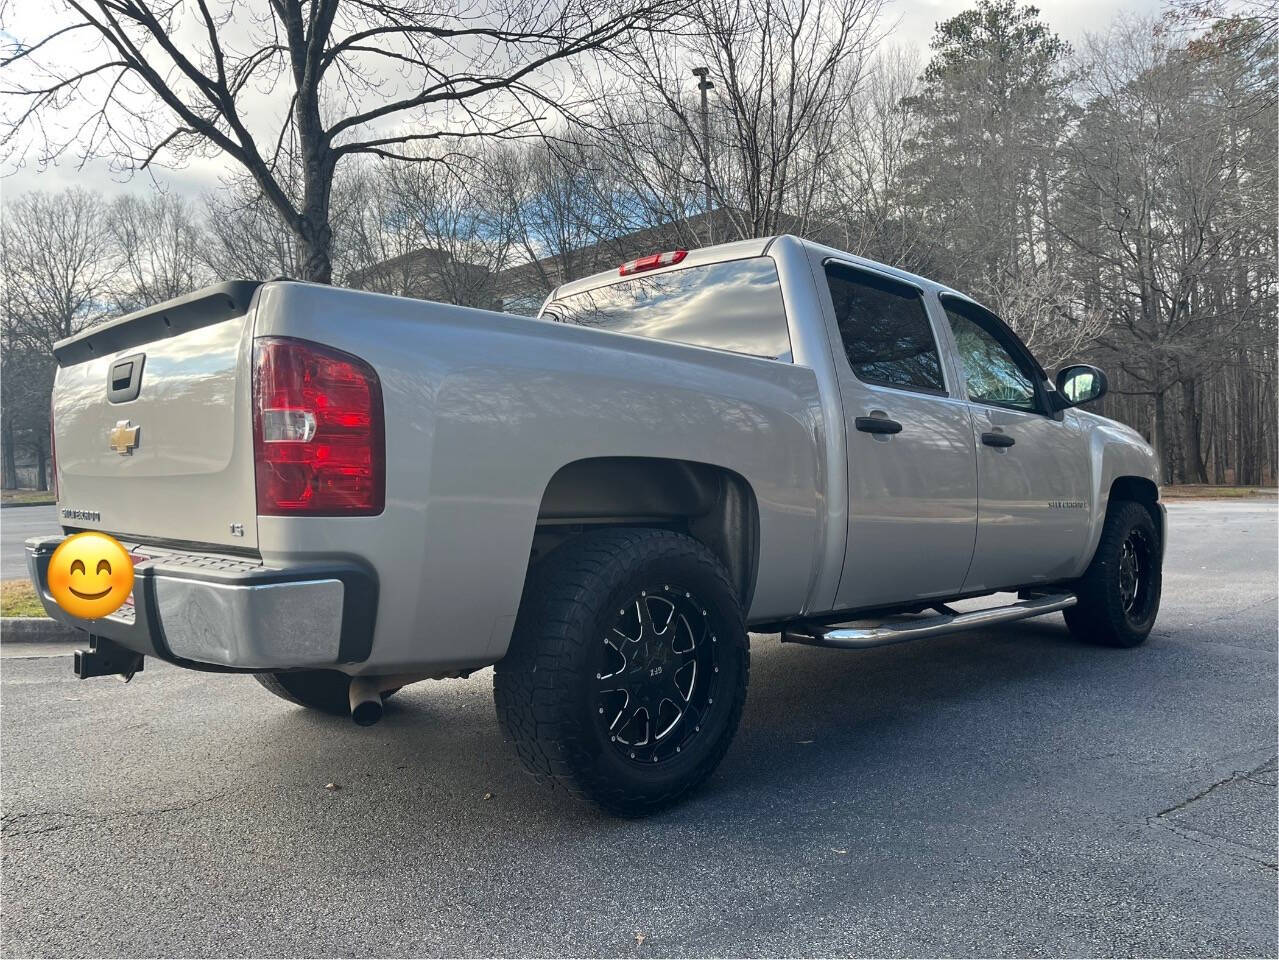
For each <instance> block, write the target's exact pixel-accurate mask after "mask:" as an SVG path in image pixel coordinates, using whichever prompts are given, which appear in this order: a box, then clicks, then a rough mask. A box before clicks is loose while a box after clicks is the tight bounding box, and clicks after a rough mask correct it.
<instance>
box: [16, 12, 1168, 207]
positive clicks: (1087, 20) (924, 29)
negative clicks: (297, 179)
mask: <svg viewBox="0 0 1279 960" xmlns="http://www.w3.org/2000/svg"><path fill="white" fill-rule="evenodd" d="M972 5H973V0H889V2H888V4H887V8H886V19H887V21H888V22H889V23H893V22H896V27H895V28H894V29H893V30H892V32H891V33H890V34H889V36H888V37H887V38H886V39H887V42H889V43H893V44H900V45H903V46H913V47H916V48H917V49H919V51H920V54H921V62H922V60H923V59H924V58H926V56H927V48H928V41H929V38H930V37H931V36H932V32H933V27H934V25H935V24H937V23H938V22H939V21H942V20H945V19H947V18H948V17H952V16H954V15H955V14H957V13H959V12H960V11H961V10H964V9H965V8H967V7H969V6H972ZM1163 5H1164V4H1163V0H1038V3H1037V4H1036V6H1038V7H1039V9H1040V11H1041V13H1042V16H1043V18H1044V19H1045V20H1046V21H1047V22H1048V24H1049V25H1050V26H1051V27H1052V28H1053V29H1054V30H1055V31H1057V33H1058V34H1060V35H1061V36H1062V37H1063V38H1064V39H1066V40H1069V41H1070V42H1072V43H1076V44H1077V43H1078V42H1079V41H1080V40H1081V39H1082V38H1083V37H1084V36H1085V34H1088V33H1098V32H1101V31H1103V30H1105V29H1106V27H1107V26H1108V25H1109V24H1110V22H1111V20H1112V19H1113V18H1114V17H1115V16H1116V15H1119V14H1129V15H1137V16H1145V15H1157V14H1158V13H1159V12H1161V10H1162V8H1163ZM33 6H34V5H33ZM22 39H24V40H27V41H28V42H30V41H31V40H32V39H33V38H27V37H24V38H22ZM12 169H13V167H12V164H10V165H9V166H8V167H7V168H6V173H7V175H6V176H4V177H3V178H2V179H0V194H12V193H15V192H22V191H24V190H28V189H32V188H39V189H46V190H57V189H61V188H62V187H65V186H69V185H71V184H81V185H83V186H86V187H90V188H92V189H95V190H101V191H102V192H104V193H108V194H116V193H120V192H122V191H146V190H149V189H151V177H150V176H147V175H139V176H135V177H134V178H133V180H132V181H122V180H121V179H120V177H119V175H118V174H112V173H110V172H109V171H108V170H107V168H106V164H105V163H104V162H92V163H90V164H89V165H86V167H85V168H84V169H82V170H78V169H76V166H75V163H74V162H73V161H71V160H64V161H63V162H62V163H61V164H60V165H58V166H57V167H50V168H47V169H45V170H43V171H41V170H38V169H37V168H36V165H35V164H34V163H33V162H29V163H26V164H25V165H24V166H22V167H21V168H19V169H18V170H16V171H15V172H9V171H12ZM226 169H228V166H227V165H226V164H225V162H224V161H222V160H219V159H203V158H198V157H197V158H194V159H193V160H192V161H191V162H190V163H189V164H187V165H186V166H185V167H183V168H181V169H176V170H174V169H167V170H157V171H156V173H155V179H156V180H157V181H158V182H160V183H161V184H163V185H164V186H165V187H166V188H168V189H173V190H175V191H177V192H179V193H183V194H187V195H190V196H196V195H199V194H200V193H202V192H204V191H206V190H209V189H213V188H215V187H217V185H218V177H219V174H220V173H221V172H222V171H224V170H226Z"/></svg>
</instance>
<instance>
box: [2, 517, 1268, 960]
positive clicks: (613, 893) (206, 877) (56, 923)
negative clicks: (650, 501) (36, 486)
mask: <svg viewBox="0 0 1279 960" xmlns="http://www.w3.org/2000/svg"><path fill="white" fill-rule="evenodd" d="M1169 513H1170V526H1171V536H1170V544H1169V556H1168V561H1167V564H1166V573H1165V598H1164V606H1163V612H1162V613H1161V615H1160V618H1159V622H1158V624H1157V626H1156V628H1155V633H1154V635H1153V637H1152V638H1151V640H1150V641H1149V642H1148V643H1147V645H1146V646H1145V647H1143V648H1140V649H1137V650H1131V651H1124V650H1104V649H1096V648H1090V647H1085V646H1080V645H1078V644H1076V643H1074V642H1072V641H1071V639H1070V638H1069V636H1068V635H1067V633H1066V631H1065V628H1064V626H1063V624H1062V621H1061V618H1060V616H1057V615H1054V616H1051V617H1047V618H1044V619H1043V620H1032V621H1026V622H1024V623H1018V624H1010V625H1007V626H1004V627H1001V628H997V629H992V630H987V631H983V632H979V633H973V634H967V635H960V636H954V637H944V638H937V639H933V640H924V641H919V642H916V643H913V644H905V645H902V646H897V647H885V648H880V649H877V650H870V651H864V652H861V653H847V652H841V651H833V650H820V649H814V648H806V647H789V646H788V647H782V646H780V645H779V644H778V643H777V640H776V638H775V637H759V636H757V637H754V638H752V641H753V643H752V646H753V651H752V652H753V659H752V666H753V668H754V669H753V671H752V677H751V689H750V695H749V699H748V703H747V707H746V712H745V715H744V718H743V722H742V728H741V731H740V732H739V734H738V738H737V740H736V742H735V743H734V745H733V748H732V749H731V750H730V751H729V754H728V756H727V758H726V759H725V761H724V763H723V764H722V766H721V767H720V769H719V771H718V773H717V774H716V775H715V776H714V777H713V778H712V780H711V782H710V783H709V784H708V785H707V786H706V787H705V788H704V789H703V790H701V791H700V792H699V793H698V794H697V795H696V796H695V797H693V798H692V799H691V800H690V801H689V802H688V803H686V804H684V805H683V806H681V807H679V808H677V809H675V810H672V811H670V812H668V813H665V814H662V815H660V816H658V817H653V818H650V819H648V820H642V821H622V820H615V819H611V818H609V817H606V816H604V815H602V814H600V813H598V812H596V811H594V810H592V809H590V808H586V807H582V806H580V805H578V804H576V803H575V802H572V801H569V800H567V799H566V798H564V797H561V796H556V795H553V794H550V793H547V792H546V791H544V790H543V789H542V788H540V787H538V786H536V785H535V784H532V783H531V782H529V781H528V780H527V779H526V778H525V777H524V776H523V775H522V773H521V772H520V770H519V769H518V767H517V765H516V762H515V760H514V758H513V756H512V755H511V752H510V750H509V748H508V747H507V746H506V745H505V744H503V743H502V741H501V737H500V735H499V733H498V729H497V725H496V721H495V720H494V717H493V708H492V700H491V691H490V686H491V673H490V672H489V671H485V672H483V673H481V674H477V675H476V676H474V677H472V678H471V679H470V680H466V681H440V682H436V683H426V684H420V685H418V686H415V687H411V688H408V689H406V690H404V691H403V692H401V693H400V694H398V695H397V696H396V697H395V699H394V700H392V701H390V704H389V705H388V711H387V717H386V719H385V721H384V722H383V723H382V724H380V725H379V726H375V727H370V728H357V727H355V726H354V725H352V724H351V723H350V722H349V721H343V720H337V719H332V718H327V717H321V716H315V715H310V714H307V713H306V712H304V711H302V710H299V709H297V708H295V707H293V706H292V705H290V704H287V703H284V702H282V701H278V700H275V699H274V698H272V697H271V696H270V695H269V694H267V693H266V691H264V690H262V689H260V688H259V687H258V686H257V684H255V683H253V682H252V681H251V680H249V679H247V678H243V677H230V676H219V675H213V674H198V673H190V672H185V671H181V670H178V669H176V668H171V667H167V666H164V665H162V664H156V663H148V664H147V667H146V670H145V671H144V672H143V673H141V674H139V675H138V677H137V678H136V679H135V680H134V682H133V683H131V684H129V685H128V686H125V685H123V684H121V683H119V682H117V681H114V680H106V679H100V680H92V681H85V682H80V681H77V680H75V679H74V677H73V676H72V675H71V663H70V658H69V657H68V656H66V655H64V654H62V653H61V652H59V653H60V655H56V656H40V657H35V656H32V655H31V654H32V653H34V652H37V651H32V650H31V649H30V647H23V648H17V647H6V648H4V650H3V654H4V659H3V660H2V661H0V668H2V671H3V676H2V678H0V680H2V683H0V703H2V707H0V734H2V738H0V775H2V777H3V781H2V782H3V800H4V803H3V822H2V824H0V841H2V843H3V863H2V866H3V875H2V879H0V894H2V895H3V902H4V908H3V915H2V916H0V938H2V939H0V950H2V951H3V954H4V955H6V956H18V955H34V956H95V955H124V956H221V955H245V956H274V955H306V956H339V955H343V956H351V955H376V956H400V955H451V956H463V955H466V956H469V955H476V956H494V955H552V954H569V955H596V954H599V955H610V956H612V955H616V956H630V955H652V956H667V955H687V956H703V955H725V954H733V955H810V954H819V955H899V954H909V955H963V956H1023V955H1078V956H1126V955H1138V956H1142V955H1145V956H1151V955H1155V956H1157V955H1176V956H1209V955H1212V956H1274V955H1275V954H1276V952H1277V950H1279V944H1277V943H1276V924H1277V922H1279V918H1277V917H1276V900H1275V885H1276V867H1275V862H1276V856H1275V846H1276V787H1275V784H1276V759H1275V758H1276V753H1277V752H1279V751H1277V750H1276V736H1277V732H1276V709H1277V705H1276V646H1277V639H1279V638H1277V630H1279V628H1277V626H1276V623H1277V619H1276V618H1277V617H1279V601H1277V600H1276V592H1277V591H1276V576H1277V571H1276V542H1277V537H1279V529H1277V527H1276V509H1275V504H1274V503H1273V502H1272V501H1248V502H1221V503H1208V502H1199V503H1184V502H1178V503H1173V504H1172V505H1171V506H1170V508H1169ZM329 783H333V784H336V785H337V787H338V789H334V790H329V789H326V784H329ZM486 795H487V797H488V798H487V799H486ZM637 934H638V935H637ZM641 941H642V942H641Z"/></svg>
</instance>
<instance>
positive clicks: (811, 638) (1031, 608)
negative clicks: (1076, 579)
mask: <svg viewBox="0 0 1279 960" xmlns="http://www.w3.org/2000/svg"><path fill="white" fill-rule="evenodd" d="M1076 602H1077V598H1076V597H1075V595H1074V594H1073V593H1054V594H1044V595H1043V596H1036V597H1029V598H1027V599H1025V600H1018V601H1017V602H1016V603H1009V604H1005V605H1003V606H998V607H986V608H985V609H982V610H971V611H969V612H967V613H959V612H958V611H955V610H951V609H950V608H949V607H944V606H942V607H940V608H939V609H940V610H941V611H942V612H940V613H938V614H936V615H934V616H927V617H925V616H905V617H893V618H889V619H885V620H880V621H876V622H874V623H867V624H866V625H864V626H863V625H852V624H834V625H830V626H827V625H823V624H815V623H806V624H800V625H798V626H795V627H791V628H790V629H788V630H786V631H785V632H783V633H782V642H783V643H806V644H809V645H811V646H815V647H840V648H843V649H848V650H860V649H864V648H868V647H885V646H888V645H889V644H893V643H905V642H906V641H907V640H920V639H922V638H924V637H938V636H942V635H943V634H947V633H958V632H959V631H961V630H972V629H974V628H976V627H989V626H993V625H994V624H997V623H1012V622H1013V621H1014V620H1025V619H1028V618H1029V617H1039V616H1042V615H1044V614H1046V613H1055V612H1057V611H1058V610H1065V609H1066V608H1067V607H1073V606H1074V605H1075V603H1076Z"/></svg>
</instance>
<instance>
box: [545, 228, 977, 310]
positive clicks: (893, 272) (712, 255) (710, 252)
mask: <svg viewBox="0 0 1279 960" xmlns="http://www.w3.org/2000/svg"><path fill="white" fill-rule="evenodd" d="M783 238H784V239H788V240H794V241H796V242H798V243H802V244H803V245H804V246H805V247H807V248H808V249H809V250H815V251H817V252H819V253H829V254H830V256H832V257H838V258H839V259H841V260H848V261H851V262H853V263H857V264H860V265H862V266H866V267H870V268H871V269H874V270H877V271H879V272H880V273H885V274H888V275H890V276H893V277H897V278H898V279H901V280H905V281H907V282H909V283H913V284H915V285H917V286H920V287H923V288H925V289H929V290H933V291H946V292H947V293H958V291H954V290H951V289H950V288H949V287H946V286H945V285H943V284H940V283H937V282H936V281H935V280H929V279H928V278H927V277H921V276H919V275H918V274H914V273H910V272H908V271H906V270H901V269H898V268H897V267H893V266H890V265H888V264H886V263H879V262H877V261H875V260H869V259H867V258H866V257H859V256H857V255H856V254H853V253H849V252H848V251H846V250H839V249H836V248H835V247H829V246H826V245H825V244H821V243H814V242H813V241H812V240H804V239H803V238H801V237H796V236H794V235H792V234H780V235H778V236H772V237H760V238H758V239H755V240H736V241H733V242H732V243H719V244H715V245H714V246H710V247H698V248H697V249H694V250H689V251H688V255H687V256H686V257H685V258H684V259H683V260H681V261H680V262H679V263H677V264H672V265H670V266H667V267H661V268H659V269H656V270H651V271H646V272H645V274H644V276H652V275H654V274H658V273H665V272H667V271H671V270H683V269H684V268H686V267H695V266H698V265H699V264H704V263H720V262H723V261H725V260H742V259H745V258H747V257H760V256H763V255H764V254H766V253H767V252H768V249H769V247H771V246H772V245H773V244H774V243H775V242H777V241H778V240H781V239H783ZM624 279H630V278H629V277H622V276H621V275H620V274H619V273H618V271H617V270H604V271H601V272H600V273H593V274H591V275H590V276H589V277H582V278H581V279H578V280H571V281H569V282H568V283H563V284H560V285H559V286H558V287H556V288H555V289H554V290H552V291H551V294H550V296H549V297H547V303H549V302H551V301H552V300H557V299H559V298H560V297H565V296H569V295H571V294H574V293H581V292H583V291H584V290H593V289H595V288H596V287H603V286H607V285H608V284H612V283H617V282H620V281H622V280H624ZM959 296H964V295H963V294H959ZM966 299H967V298H966Z"/></svg>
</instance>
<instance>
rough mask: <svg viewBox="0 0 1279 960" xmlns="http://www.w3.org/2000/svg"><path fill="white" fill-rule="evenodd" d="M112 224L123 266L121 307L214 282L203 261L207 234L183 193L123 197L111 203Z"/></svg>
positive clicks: (118, 294)
mask: <svg viewBox="0 0 1279 960" xmlns="http://www.w3.org/2000/svg"><path fill="white" fill-rule="evenodd" d="M108 223H109V227H110V231H111V235H112V239H113V240H114V241H115V247H116V250H117V252H118V256H119V261H120V264H121V268H122V270H121V273H122V276H121V279H120V282H119V283H118V284H117V286H116V291H115V299H116V302H117V304H118V306H119V309H120V310H122V311H126V312H127V311H130V310H136V309H137V308H139V307H143V306H148V305H150V304H153V303H160V302H161V301H163V300H168V299H171V298H172V297H177V296H181V295H182V294H184V293H187V292H189V291H191V290H194V289H195V288H196V287H199V286H203V285H204V284H205V283H206V282H207V281H208V280H209V273H208V270H207V268H206V267H205V265H204V263H203V261H202V255H203V252H204V250H205V233H204V230H203V227H202V225H201V224H200V221H199V220H198V219H197V217H196V215H195V210H194V209H193V207H192V205H191V203H190V202H189V201H187V200H185V199H183V198H182V197H179V196H176V195H174V194H171V193H155V194H152V195H151V196H149V197H138V196H132V195H126V196H123V197H120V198H119V199H118V200H116V201H115V202H114V203H113V204H112V205H111V210H110V214H109V220H108Z"/></svg>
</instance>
